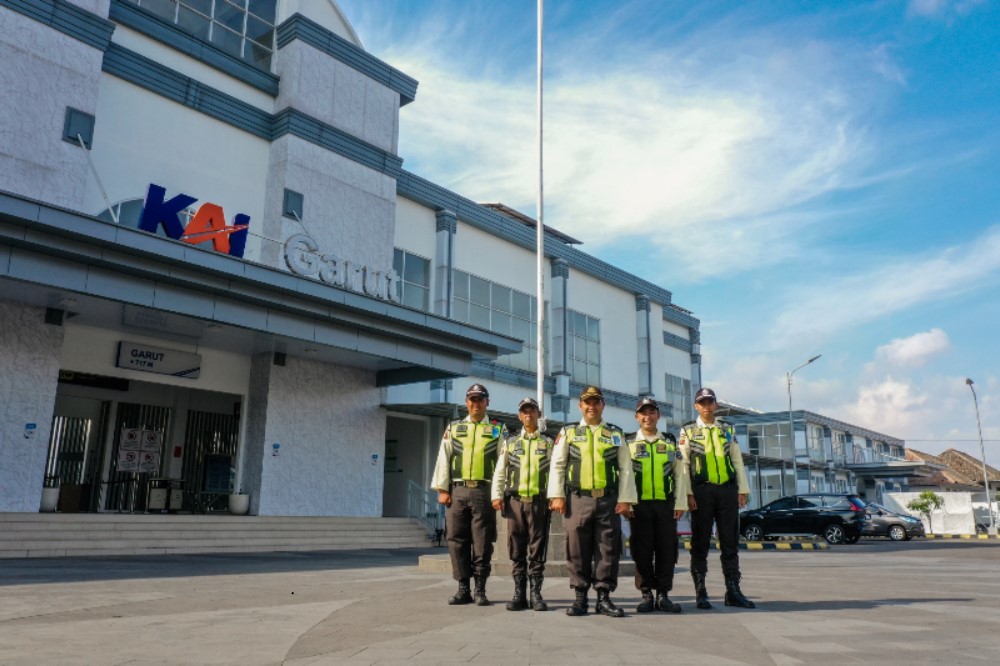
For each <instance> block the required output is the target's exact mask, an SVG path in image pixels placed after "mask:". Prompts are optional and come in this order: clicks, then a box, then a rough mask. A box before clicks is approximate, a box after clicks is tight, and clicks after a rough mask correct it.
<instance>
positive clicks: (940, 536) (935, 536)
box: [924, 534, 1000, 541]
mask: <svg viewBox="0 0 1000 666" xmlns="http://www.w3.org/2000/svg"><path fill="white" fill-rule="evenodd" d="M924 538H925V539H953V540H955V541H958V540H961V539H965V540H968V541H986V540H987V539H1000V535H997V534H927V535H924Z"/></svg>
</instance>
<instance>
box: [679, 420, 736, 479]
mask: <svg viewBox="0 0 1000 666" xmlns="http://www.w3.org/2000/svg"><path fill="white" fill-rule="evenodd" d="M684 435H685V437H686V438H687V440H688V445H689V446H690V447H691V448H690V451H691V480H692V481H693V482H694V483H696V484H700V483H711V484H713V485H722V484H724V483H729V482H730V481H731V480H734V479H735V478H736V468H735V467H733V461H732V459H731V458H730V457H729V443H730V442H732V441H733V439H734V438H735V434H734V431H733V428H732V427H731V426H719V425H717V424H713V425H710V426H703V427H700V426H697V425H695V426H692V427H689V428H686V429H685V430H684Z"/></svg>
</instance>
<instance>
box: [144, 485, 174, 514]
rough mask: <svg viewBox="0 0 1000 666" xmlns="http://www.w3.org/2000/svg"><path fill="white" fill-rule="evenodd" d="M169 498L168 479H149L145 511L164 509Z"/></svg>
mask: <svg viewBox="0 0 1000 666" xmlns="http://www.w3.org/2000/svg"><path fill="white" fill-rule="evenodd" d="M169 499H170V479H150V480H149V492H148V493H147V494H146V511H147V512H148V511H166V510H167V502H168V501H169Z"/></svg>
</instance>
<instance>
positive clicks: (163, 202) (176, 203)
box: [139, 183, 250, 258]
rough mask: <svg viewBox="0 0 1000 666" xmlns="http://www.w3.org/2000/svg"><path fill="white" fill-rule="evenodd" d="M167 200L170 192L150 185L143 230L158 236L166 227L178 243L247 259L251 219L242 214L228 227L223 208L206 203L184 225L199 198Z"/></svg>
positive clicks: (173, 198) (141, 227)
mask: <svg viewBox="0 0 1000 666" xmlns="http://www.w3.org/2000/svg"><path fill="white" fill-rule="evenodd" d="M166 196H167V191H166V189H164V188H163V187H161V186H159V185H156V184H155V183H150V184H149V190H147V192H146V201H145V203H144V204H143V207H142V216H141V217H140V218H139V228H140V229H142V230H143V231H148V232H149V233H152V234H155V233H156V232H157V230H158V229H159V228H160V227H161V226H162V227H163V231H164V233H166V235H167V236H168V237H169V238H173V239H174V240H179V241H183V242H185V243H191V244H197V243H207V242H211V243H212V249H213V250H215V251H216V252H221V253H222V254H228V255H230V256H232V257H241V258H242V257H243V251H244V250H245V249H246V244H247V234H248V233H249V229H250V216H249V215H246V214H244V213H240V214H238V215H236V216H235V217H234V218H233V224H232V225H227V224H226V213H225V212H224V211H223V210H222V206H220V205H218V204H214V203H208V202H206V203H203V204H202V205H201V206H199V207H198V209H197V210H196V211H195V212H194V215H193V216H192V217H191V219H190V220H189V221H188V222H187V224H186V225H185V224H182V223H181V217H182V216H183V215H185V214H187V213H188V211H190V210H192V209H191V206H192V205H193V204H194V203H196V202H197V201H198V199H197V197H192V196H191V195H189V194H177V195H175V196H174V197H172V198H170V199H167V198H166Z"/></svg>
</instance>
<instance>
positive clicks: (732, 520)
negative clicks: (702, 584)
mask: <svg viewBox="0 0 1000 666" xmlns="http://www.w3.org/2000/svg"><path fill="white" fill-rule="evenodd" d="M694 499H695V501H696V502H697V503H698V510H697V511H692V512H691V572H692V573H701V574H704V573H708V549H709V546H710V545H711V543H712V523H713V522H714V523H715V526H716V531H717V532H718V534H719V550H720V551H721V552H722V555H721V556H720V557H719V559H720V560H721V561H722V573H724V574H735V575H739V573H740V548H739V544H740V503H739V493H738V491H737V488H736V484H735V483H727V484H723V485H721V486H717V485H714V484H711V483H704V484H701V485H698V486H695V487H694Z"/></svg>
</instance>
